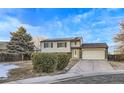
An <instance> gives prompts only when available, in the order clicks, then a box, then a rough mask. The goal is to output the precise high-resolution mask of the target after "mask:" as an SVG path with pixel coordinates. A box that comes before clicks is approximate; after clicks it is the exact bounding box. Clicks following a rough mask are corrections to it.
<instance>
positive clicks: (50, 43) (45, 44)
mask: <svg viewBox="0 0 124 93" xmlns="http://www.w3.org/2000/svg"><path fill="white" fill-rule="evenodd" d="M44 48H53V43H52V42H44Z"/></svg>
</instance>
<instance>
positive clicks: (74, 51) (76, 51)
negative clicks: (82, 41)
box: [72, 49, 79, 58]
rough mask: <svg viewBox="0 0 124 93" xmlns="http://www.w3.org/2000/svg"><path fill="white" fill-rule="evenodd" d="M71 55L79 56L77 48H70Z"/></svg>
mask: <svg viewBox="0 0 124 93" xmlns="http://www.w3.org/2000/svg"><path fill="white" fill-rule="evenodd" d="M72 57H73V58H79V49H73V50H72Z"/></svg>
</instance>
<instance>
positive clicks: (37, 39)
mask: <svg viewBox="0 0 124 93" xmlns="http://www.w3.org/2000/svg"><path fill="white" fill-rule="evenodd" d="M44 39H46V37H43V36H35V37H33V40H32V41H33V42H34V45H35V49H36V50H39V49H40V41H42V40H44Z"/></svg>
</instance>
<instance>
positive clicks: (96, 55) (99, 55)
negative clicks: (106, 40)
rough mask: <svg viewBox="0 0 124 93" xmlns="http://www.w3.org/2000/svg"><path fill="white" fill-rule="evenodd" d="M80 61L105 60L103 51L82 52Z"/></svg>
mask: <svg viewBox="0 0 124 93" xmlns="http://www.w3.org/2000/svg"><path fill="white" fill-rule="evenodd" d="M82 59H105V51H104V50H83V51H82Z"/></svg>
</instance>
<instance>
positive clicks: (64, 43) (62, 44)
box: [57, 42, 67, 48]
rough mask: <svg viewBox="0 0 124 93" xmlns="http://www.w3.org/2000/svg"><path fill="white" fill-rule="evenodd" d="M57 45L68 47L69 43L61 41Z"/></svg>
mask: <svg viewBox="0 0 124 93" xmlns="http://www.w3.org/2000/svg"><path fill="white" fill-rule="evenodd" d="M57 47H58V48H59V47H67V43H66V42H60V43H57Z"/></svg>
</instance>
